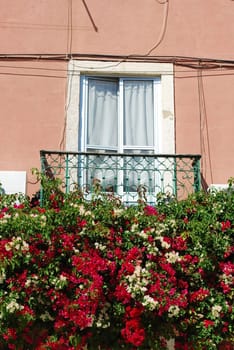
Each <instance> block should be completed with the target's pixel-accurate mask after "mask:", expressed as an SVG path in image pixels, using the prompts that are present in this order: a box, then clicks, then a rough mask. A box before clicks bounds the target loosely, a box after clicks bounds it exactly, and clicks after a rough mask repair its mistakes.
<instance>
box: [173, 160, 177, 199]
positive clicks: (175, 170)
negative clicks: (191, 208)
mask: <svg viewBox="0 0 234 350" xmlns="http://www.w3.org/2000/svg"><path fill="white" fill-rule="evenodd" d="M173 163H174V171H173V180H172V181H173V192H174V193H173V194H174V196H175V197H177V159H176V157H175V158H173Z"/></svg>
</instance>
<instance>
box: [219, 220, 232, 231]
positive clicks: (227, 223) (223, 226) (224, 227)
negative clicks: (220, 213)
mask: <svg viewBox="0 0 234 350" xmlns="http://www.w3.org/2000/svg"><path fill="white" fill-rule="evenodd" d="M230 227H231V223H230V221H229V220H226V221H222V222H221V230H222V231H226V230H227V229H228V228H230Z"/></svg>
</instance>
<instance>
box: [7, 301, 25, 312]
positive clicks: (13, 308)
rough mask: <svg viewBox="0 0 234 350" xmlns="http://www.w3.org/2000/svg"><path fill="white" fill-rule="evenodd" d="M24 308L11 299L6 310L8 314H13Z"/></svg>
mask: <svg viewBox="0 0 234 350" xmlns="http://www.w3.org/2000/svg"><path fill="white" fill-rule="evenodd" d="M23 308H24V307H23V306H22V305H20V304H18V303H17V302H16V300H15V299H13V300H12V301H11V302H10V303H9V304H8V305H7V306H6V310H7V311H9V312H10V313H13V312H15V311H17V310H22V309H23Z"/></svg>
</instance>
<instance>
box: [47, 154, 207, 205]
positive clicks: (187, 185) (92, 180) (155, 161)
mask: <svg viewBox="0 0 234 350" xmlns="http://www.w3.org/2000/svg"><path fill="white" fill-rule="evenodd" d="M40 158H41V171H42V173H44V174H46V175H47V176H48V177H50V178H59V179H61V183H62V184H61V186H62V190H63V191H64V192H65V193H69V192H70V191H74V190H75V189H79V190H81V191H82V193H83V195H84V197H85V198H87V199H90V198H91V197H92V195H95V194H97V193H101V192H102V193H105V194H106V195H115V196H118V197H119V198H120V199H121V200H122V201H123V202H124V203H126V204H133V203H137V201H139V200H142V201H145V202H147V203H149V204H155V203H156V200H157V194H159V193H165V194H168V195H170V196H174V197H176V198H177V199H184V198H186V197H187V196H188V195H189V194H190V193H192V192H196V191H199V190H200V187H201V177H200V158H201V156H200V155H191V154H188V155H185V154H146V153H121V154H119V153H113V152H112V153H110V152H109V153H107V152H103V153H100V152H76V153H75V152H62V151H45V150H42V151H40ZM41 195H42V199H43V188H42V189H41Z"/></svg>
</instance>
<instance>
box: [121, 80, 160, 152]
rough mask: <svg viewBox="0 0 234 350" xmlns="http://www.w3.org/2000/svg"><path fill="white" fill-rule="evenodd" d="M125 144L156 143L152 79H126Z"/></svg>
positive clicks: (149, 144) (124, 94)
mask: <svg viewBox="0 0 234 350" xmlns="http://www.w3.org/2000/svg"><path fill="white" fill-rule="evenodd" d="M123 86H124V91H123V98H124V113H123V116H124V145H125V146H137V147H139V148H140V146H143V147H144V146H152V147H153V145H154V96H153V81H152V80H124V85H123Z"/></svg>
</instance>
